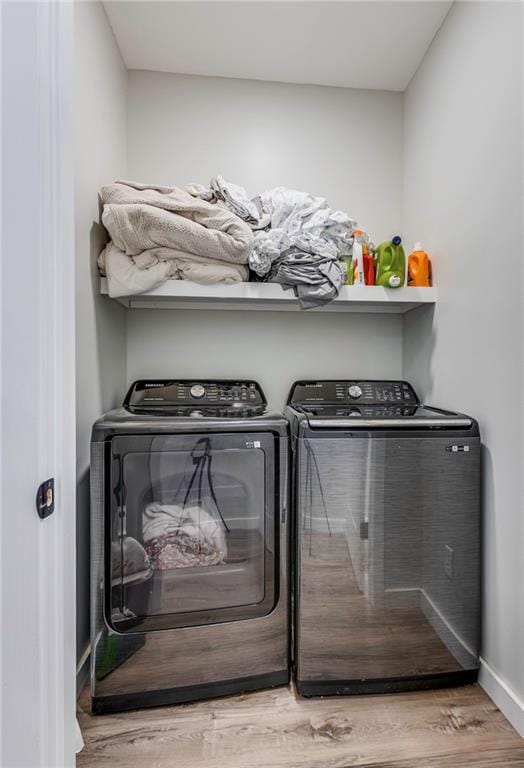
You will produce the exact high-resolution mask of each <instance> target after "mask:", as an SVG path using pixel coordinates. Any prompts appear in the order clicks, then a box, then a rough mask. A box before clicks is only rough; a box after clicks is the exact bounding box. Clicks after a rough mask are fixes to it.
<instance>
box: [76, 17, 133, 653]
mask: <svg viewBox="0 0 524 768" xmlns="http://www.w3.org/2000/svg"><path fill="white" fill-rule="evenodd" d="M74 12H75V67H76V72H75V78H76V95H77V99H76V104H75V120H76V125H75V140H76V157H75V161H76V190H75V192H76V217H75V228H76V264H77V285H76V313H77V317H76V338H77V364H76V381H77V414H76V418H77V532H78V533H77V614H78V624H77V655H78V658H80V657H81V656H82V654H83V653H84V651H85V649H86V647H87V645H88V643H89V442H90V432H91V425H92V423H93V422H94V421H95V419H97V418H98V417H99V416H100V415H101V414H102V413H103V412H104V411H105V410H108V409H109V408H111V407H113V406H114V405H116V404H117V403H119V402H120V401H121V398H122V392H123V391H124V388H125V364H126V363H125V357H126V326H125V322H126V321H125V310H124V309H123V307H121V306H119V305H118V304H117V303H116V302H111V301H109V300H108V299H107V298H105V297H101V296H99V295H98V291H99V284H98V277H97V270H96V258H97V255H98V253H99V251H100V250H101V248H102V247H103V243H104V241H105V232H104V230H103V229H102V227H100V225H99V223H98V222H99V210H98V202H97V199H98V198H97V195H98V190H99V189H100V187H101V186H102V184H105V183H108V182H111V181H112V180H113V179H114V178H115V177H119V176H125V175H126V134H127V126H126V122H127V113H126V109H127V72H126V69H125V67H124V64H123V62H122V59H121V56H120V52H119V50H118V48H117V46H116V43H115V40H114V38H113V34H112V32H111V29H110V27H109V24H108V21H107V18H106V15H105V11H104V9H103V7H102V5H101V3H98V2H89V3H75V8H74Z"/></svg>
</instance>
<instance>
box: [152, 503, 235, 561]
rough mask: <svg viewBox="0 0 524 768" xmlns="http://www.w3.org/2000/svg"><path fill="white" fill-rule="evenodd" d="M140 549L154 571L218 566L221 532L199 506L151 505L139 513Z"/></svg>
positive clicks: (222, 557) (223, 545) (223, 540)
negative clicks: (140, 522)
mask: <svg viewBox="0 0 524 768" xmlns="http://www.w3.org/2000/svg"><path fill="white" fill-rule="evenodd" d="M143 536H144V547H145V550H146V552H147V554H148V556H149V559H150V561H151V564H152V566H153V568H154V569H155V570H158V571H164V570H168V569H171V568H188V567H192V566H197V565H206V566H207V565H220V564H221V563H224V561H225V559H226V557H227V545H226V537H225V530H224V528H223V526H221V525H220V523H219V522H218V521H217V520H215V519H214V517H213V516H212V515H210V514H209V512H207V511H206V510H205V509H204V508H203V507H202V506H198V505H195V506H192V507H182V506H179V505H177V504H160V503H159V502H151V503H150V504H148V505H147V506H146V507H145V509H144V512H143Z"/></svg>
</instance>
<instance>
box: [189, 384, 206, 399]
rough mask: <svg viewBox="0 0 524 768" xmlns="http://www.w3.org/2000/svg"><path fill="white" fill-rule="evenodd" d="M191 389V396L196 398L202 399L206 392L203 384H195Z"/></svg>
mask: <svg viewBox="0 0 524 768" xmlns="http://www.w3.org/2000/svg"><path fill="white" fill-rule="evenodd" d="M189 391H190V393H191V397H194V398H195V400H200V398H201V397H204V395H205V394H206V389H205V387H203V386H202V384H193V386H192V387H191V389H190V390H189Z"/></svg>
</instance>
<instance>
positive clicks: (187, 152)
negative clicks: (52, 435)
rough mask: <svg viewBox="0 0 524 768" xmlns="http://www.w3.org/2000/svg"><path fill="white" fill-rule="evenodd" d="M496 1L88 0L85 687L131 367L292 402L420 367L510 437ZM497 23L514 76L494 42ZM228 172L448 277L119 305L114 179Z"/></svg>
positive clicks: (83, 34)
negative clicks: (493, 230)
mask: <svg viewBox="0 0 524 768" xmlns="http://www.w3.org/2000/svg"><path fill="white" fill-rule="evenodd" d="M496 5H497V8H495V7H494V6H495V4H492V3H460V2H458V3H450V2H445V3H444V2H428V3H416V4H413V3H408V2H406V3H403V2H398V3H382V2H378V3H329V2H328V3H304V4H301V7H300V11H298V10H297V4H296V3H278V4H274V3H258V2H253V3H220V2H219V3H206V2H197V3H177V2H173V3H170V2H166V3H156V2H149V3H147V2H146V3H142V2H129V3H126V2H106V3H99V2H93V3H78V4H76V5H75V59H76V72H75V78H76V93H77V97H76V104H75V122H76V163H77V164H76V266H77V297H76V301H77V330H76V333H77V424H78V428H77V429H78V432H77V483H78V508H77V529H78V537H77V560H78V581H77V596H78V625H77V644H78V685H79V687H81V686H82V685H83V683H84V682H85V680H86V676H87V664H86V662H87V659H88V657H89V553H88V547H87V546H86V542H87V541H88V538H89V492H88V485H89V482H88V481H89V440H90V430H91V425H92V423H93V422H94V421H95V420H96V419H97V418H98V417H99V416H100V414H101V413H103V412H104V411H107V410H109V409H110V408H112V407H114V406H116V405H119V404H120V403H121V402H122V399H123V396H124V394H125V392H126V390H127V388H128V386H129V384H130V383H131V382H132V381H133V380H135V379H138V378H147V377H151V378H154V377H172V376H177V377H180V378H191V377H195V378H198V377H212V378H220V377H224V378H235V377H245V378H249V379H256V380H258V381H259V382H260V383H261V385H262V387H263V388H264V390H265V392H266V395H267V396H268V399H269V400H270V402H271V403H272V404H273V405H274V406H275V407H282V405H283V403H284V401H285V398H286V396H287V393H288V390H289V387H290V385H291V383H292V382H293V381H294V380H297V379H306V378H315V377H318V376H319V374H320V375H321V376H322V377H323V378H334V379H336V378H347V377H348V376H358V377H363V378H368V379H380V378H385V379H409V380H410V381H411V382H412V383H413V384H414V386H415V388H416V389H417V390H418V394H419V395H420V397H421V398H422V399H424V400H425V399H430V400H431V401H432V402H433V403H434V404H435V405H437V406H438V405H440V404H447V405H451V406H453V407H454V408H456V409H457V410H463V411H466V412H470V413H473V414H474V415H475V417H476V418H478V419H479V421H480V422H481V424H485V427H486V429H485V431H486V434H487V435H489V447H488V449H487V450H488V456H491V454H492V452H493V451H496V450H497V449H499V448H502V447H503V442H504V440H505V437H504V429H503V428H507V427H508V424H510V423H511V412H510V407H509V404H508V406H507V407H506V406H502V410H501V411H499V413H498V416H497V421H496V422H495V420H494V417H493V415H492V414H490V412H489V408H488V407H487V405H486V403H488V402H489V398H488V397H487V393H488V392H489V391H490V389H492V388H493V387H494V386H496V385H497V370H499V369H500V368H501V367H504V369H505V371H506V378H508V377H509V376H510V375H511V374H513V375H514V376H515V379H516V380H520V379H519V378H518V377H519V376H520V372H519V371H517V362H516V360H515V359H514V358H513V355H512V354H511V351H510V350H509V349H508V348H507V347H506V346H504V345H501V344H500V343H499V339H500V336H501V335H503V334H505V333H506V331H505V329H507V328H517V327H520V326H519V319H520V315H519V311H520V310H519V301H520V297H519V293H518V289H517V285H516V283H515V284H514V285H513V284H512V283H511V281H508V282H507V283H506V285H505V288H504V290H502V289H501V288H500V283H494V284H493V285H492V284H491V282H490V280H491V278H490V271H491V270H492V267H493V264H492V261H491V259H490V258H488V255H487V253H486V247H485V232H483V231H481V228H480V227H479V222H480V221H482V222H484V223H485V222H489V221H490V217H491V213H492V210H497V232H498V236H499V238H500V241H499V244H498V250H499V251H500V252H501V253H503V254H507V255H508V258H515V256H514V254H516V253H517V252H518V233H517V232H516V231H515V227H514V225H513V223H512V222H513V218H514V217H516V216H517V214H516V213H515V210H509V209H508V208H505V209H504V210H499V207H498V206H497V193H496V190H497V189H498V188H505V189H506V190H507V189H512V190H513V191H514V195H513V198H514V200H515V205H516V206H517V205H518V199H519V170H518V169H519V167H520V165H519V164H518V163H516V162H515V154H517V153H519V152H520V149H519V147H520V144H519V141H520V138H519V135H518V125H519V115H518V105H516V104H515V103H513V102H512V100H511V98H510V96H509V95H508V94H510V93H511V92H512V90H511V88H512V87H513V86H515V83H516V80H515V78H516V77H517V76H518V73H515V70H516V69H517V67H516V66H515V55H516V54H515V51H516V50H517V49H518V50H520V48H519V45H520V43H519V41H518V40H517V37H518V25H519V20H518V13H519V11H518V10H517V5H516V4H511V3H502V4H496ZM270 19H271V22H270ZM355 30H358V32H356V31H355ZM487 30H489V35H490V37H491V39H492V40H494V41H495V42H494V45H495V47H496V49H497V51H498V52H499V55H498V61H497V67H498V71H497V72H496V73H494V72H493V70H492V59H491V58H490V57H486V55H485V50H484V49H483V47H482V41H483V40H485V35H486V34H487ZM513 30H516V31H515V32H513ZM512 34H515V40H513V45H512V41H511V39H510V40H509V41H508V39H507V38H508V36H509V37H510V38H511V35H512ZM503 38H504V40H505V41H506V42H505V44H504V45H501V44H500V41H501V40H502V39H503ZM499 44H500V46H499ZM497 46H499V47H500V50H499V47H497ZM472 61H473V62H474V63H475V68H474V69H475V71H474V75H472V74H471V66H470V64H471V62H472ZM472 77H473V79H474V83H473V84H472V82H471V79H472ZM501 80H503V81H504V82H505V84H506V87H499V86H498V84H499V83H500V82H501ZM475 84H477V85H475ZM481 84H482V87H481ZM477 86H478V87H477ZM510 86H511V87H510ZM486 94H488V95H489V98H490V106H489V108H488V106H487V102H486ZM497 114H498V115H505V118H504V120H505V128H504V131H505V135H504V137H503V140H500V141H499V142H498V143H497V148H496V155H497V162H496V164H495V165H494V167H492V168H491V169H490V173H491V174H492V175H493V178H492V179H491V180H490V182H489V184H484V183H483V179H482V174H481V172H480V170H479V158H485V157H486V154H485V153H486V147H487V146H489V143H490V139H489V135H490V131H494V130H495V126H496V125H497V118H496V115H497ZM499 128H500V126H498V129H499ZM493 151H495V150H493ZM450 169H452V172H450ZM217 173H220V174H222V175H224V176H225V177H226V178H227V179H231V180H233V181H234V182H236V183H238V184H241V185H242V186H244V187H245V188H246V189H247V190H248V191H249V192H250V193H251V194H253V195H254V194H257V193H259V192H261V191H262V190H264V189H267V188H271V187H275V186H280V185H283V186H287V187H290V188H294V189H300V190H305V191H308V192H311V193H313V194H315V195H319V196H322V197H325V198H326V199H327V200H328V202H329V203H330V205H331V206H333V207H335V208H340V209H341V210H343V211H346V212H347V213H348V214H349V215H350V216H351V217H352V218H354V219H356V220H357V222H358V224H359V225H360V226H361V227H362V228H364V229H366V230H367V231H369V232H370V233H371V235H372V237H373V240H374V241H375V242H381V241H382V240H386V239H390V238H391V237H392V236H393V235H395V234H397V233H399V234H401V235H402V238H403V242H404V245H405V247H406V250H407V252H409V251H410V250H411V249H412V246H413V244H414V243H415V241H418V240H421V241H422V242H423V244H424V247H425V248H426V249H427V251H428V252H429V253H430V255H431V256H432V259H433V272H434V283H435V288H427V289H420V288H410V287H405V288H401V289H399V290H398V292H395V291H387V290H386V289H383V288H380V287H372V288H365V287H358V286H354V287H347V288H344V289H343V292H342V294H341V296H340V297H339V299H337V300H336V301H335V302H333V305H330V306H328V307H326V308H324V309H319V310H314V311H300V310H299V309H297V307H296V303H295V302H294V300H293V298H292V297H290V296H289V295H288V294H286V293H284V292H283V291H282V289H281V288H280V286H278V285H258V284H255V283H253V284H250V283H246V284H242V285H240V286H238V285H237V286H196V285H194V284H189V283H187V284H186V283H185V282H184V281H179V282H178V284H177V285H168V284H166V285H165V286H162V287H161V288H158V289H156V290H155V291H154V292H152V294H150V295H144V296H136V297H130V298H126V299H125V300H123V301H122V302H121V303H119V302H118V301H116V300H113V299H110V298H109V297H108V296H107V295H106V293H107V287H106V285H105V283H104V282H103V281H102V282H101V280H100V275H99V274H98V270H97V258H98V255H99V252H100V251H101V249H102V248H103V247H104V244H105V242H106V239H107V235H106V233H105V231H104V228H103V226H102V224H101V218H100V205H99V200H98V192H99V190H100V188H101V187H102V186H103V185H106V184H109V183H111V182H113V181H115V180H122V179H132V180H135V181H139V182H145V183H151V184H158V185H169V186H181V187H184V186H185V185H187V184H189V183H191V182H199V183H202V184H207V183H208V182H209V180H210V179H211V178H212V177H213V176H215V175H216V174H217ZM512 264H513V262H512ZM488 287H489V289H490V292H489V297H490V298H489V301H490V307H491V309H493V310H495V309H496V317H495V314H494V312H492V311H490V310H489V308H487V307H486V296H487V295H488V294H487V290H488ZM366 291H369V292H368V293H365V292H366ZM122 304H124V306H122ZM160 309H161V310H162V311H160ZM226 310H228V311H226ZM282 310H286V311H282ZM486 349H489V350H490V364H489V365H486ZM466 350H467V352H468V355H467V356H466V355H465V354H464V353H465V351H466ZM517 454H518V451H515V457H516V456H517ZM498 461H500V460H498ZM498 461H497V460H495V462H494V466H491V467H489V466H488V470H487V472H486V475H485V479H484V483H485V489H486V491H487V500H488V501H487V508H486V515H487V531H488V532H491V533H493V532H494V531H495V530H496V531H497V534H498V537H499V541H501V542H504V544H505V545H507V547H508V548H509V550H510V551H511V550H512V547H513V546H514V544H513V543H512V533H511V526H506V525H504V526H502V524H501V523H500V522H496V521H495V518H494V517H493V509H494V503H495V500H497V501H498V502H499V503H501V504H503V505H504V506H507V507H509V508H510V509H511V510H512V514H513V511H515V512H516V508H517V504H516V499H517V497H518V490H517V484H516V480H515V479H513V478H517V477H518V476H519V471H518V470H517V458H510V459H509V461H508V462H506V463H505V465H504V466H502V465H501V464H500V463H498ZM485 555H486V561H487V565H488V572H489V573H491V574H492V575H493V576H495V575H498V576H499V584H498V586H493V587H491V586H488V587H486V592H485V597H484V599H485V610H486V615H488V616H489V615H490V612H491V611H493V610H494V607H495V605H497V604H498V602H499V597H500V595H499V592H500V593H502V592H505V593H506V594H513V595H514V600H508V601H507V604H506V603H504V605H503V608H502V609H503V611H504V616H505V625H504V626H505V631H504V632H503V633H502V632H501V633H499V632H498V631H495V630H491V631H490V632H488V634H487V639H486V648H485V654H487V657H488V659H489V660H490V663H492V664H494V665H495V666H497V665H498V667H500V668H505V665H507V664H508V663H509V662H508V661H507V660H509V659H510V658H512V657H514V655H515V654H514V653H513V650H514V649H513V648H512V642H513V641H512V637H515V636H516V633H515V632H512V631H511V627H512V626H514V625H515V622H516V621H517V620H518V619H517V618H515V617H513V616H512V615H511V614H512V611H511V603H513V604H515V603H516V601H517V596H516V594H515V592H514V590H515V584H516V583H518V579H517V577H516V574H515V573H514V572H509V571H508V573H507V574H505V575H502V573H501V565H500V563H499V560H498V558H497V556H496V553H494V552H493V551H491V549H490V548H489V545H488V546H487V549H486V553H485ZM496 581H497V579H494V580H493V583H494V584H495V583H496ZM508 591H509V592H508ZM497 610H498V609H497ZM503 659H506V661H503ZM508 674H509V672H508ZM519 685H520V687H521V692H524V679H522V680H520V681H519Z"/></svg>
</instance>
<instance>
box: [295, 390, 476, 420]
mask: <svg viewBox="0 0 524 768" xmlns="http://www.w3.org/2000/svg"><path fill="white" fill-rule="evenodd" d="M288 404H289V405H290V406H291V407H292V408H294V410H295V411H298V412H299V413H302V414H303V415H305V416H306V418H307V420H308V424H309V426H310V427H312V428H316V429H358V428H364V429H415V428H418V429H431V428H449V429H451V428H455V429H456V428H469V427H471V426H472V424H473V420H472V419H470V418H469V417H467V416H464V415H463V414H458V413H453V412H451V411H443V410H440V409H438V408H430V407H428V406H423V405H421V404H420V401H419V399H418V397H417V394H416V392H415V390H414V389H413V387H412V386H411V384H409V383H408V382H407V381H391V380H388V381H383V380H368V379H344V380H329V381H297V382H295V383H294V384H293V386H292V388H291V392H290V395H289V399H288Z"/></svg>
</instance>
